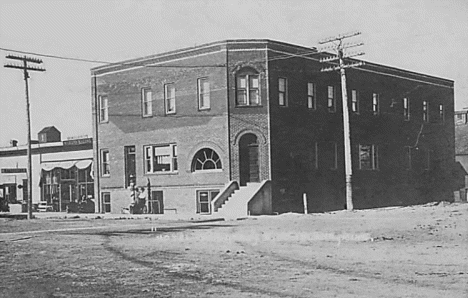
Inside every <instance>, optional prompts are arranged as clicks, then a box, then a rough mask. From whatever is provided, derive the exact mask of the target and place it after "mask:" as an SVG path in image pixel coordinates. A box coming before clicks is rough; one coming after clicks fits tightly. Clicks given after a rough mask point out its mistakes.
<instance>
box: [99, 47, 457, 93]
mask: <svg viewBox="0 0 468 298" xmlns="http://www.w3.org/2000/svg"><path fill="white" fill-rule="evenodd" d="M236 44H257V45H262V44H263V45H265V50H270V48H269V47H268V46H269V45H278V46H281V47H288V48H291V49H296V50H311V51H317V49H316V48H315V47H306V46H301V45H295V44H290V43H286V42H282V41H276V40H271V39H226V40H222V41H215V42H210V43H205V44H201V45H198V46H193V47H186V48H182V49H177V50H173V51H169V52H164V53H158V54H153V55H148V56H144V57H140V58H134V59H129V60H124V61H119V62H115V63H109V64H106V65H102V66H97V67H94V68H91V73H92V74H95V72H99V73H100V74H101V75H103V74H106V73H107V71H106V69H109V72H113V71H114V70H115V69H114V68H115V67H118V66H122V64H129V65H128V68H131V67H135V66H137V67H138V66H140V67H141V66H142V65H135V64H138V63H142V62H144V61H147V60H151V59H158V58H164V57H168V56H171V55H177V54H182V53H187V52H188V53H189V52H193V51H197V50H201V49H206V48H210V47H216V46H222V47H226V48H228V47H229V46H230V45H236ZM271 50H272V49H271ZM171 60H174V59H168V60H167V62H169V61H171ZM351 60H353V61H362V62H365V65H364V66H363V67H362V68H363V69H366V66H367V68H369V66H370V68H380V69H382V70H387V71H390V72H396V73H400V74H401V75H402V76H415V77H418V78H420V79H422V80H438V81H440V82H443V84H445V85H450V86H451V87H453V85H454V80H451V79H447V78H442V77H437V76H433V75H427V74H424V73H419V72H414V71H409V70H405V69H402V68H397V67H393V66H388V65H384V64H377V63H373V62H368V61H365V60H359V59H351ZM160 63H164V62H160ZM132 64H133V65H132ZM121 71H125V68H123V69H121Z"/></svg>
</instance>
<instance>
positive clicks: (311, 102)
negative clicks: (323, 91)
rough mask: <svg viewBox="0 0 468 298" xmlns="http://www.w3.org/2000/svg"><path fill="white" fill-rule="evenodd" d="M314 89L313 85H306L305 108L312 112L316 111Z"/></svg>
mask: <svg viewBox="0 0 468 298" xmlns="http://www.w3.org/2000/svg"><path fill="white" fill-rule="evenodd" d="M316 94H317V92H316V87H315V83H307V107H308V108H309V109H312V110H316V109H317V98H316Z"/></svg>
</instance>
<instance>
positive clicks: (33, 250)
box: [0, 202, 468, 297]
mask: <svg viewBox="0 0 468 298" xmlns="http://www.w3.org/2000/svg"><path fill="white" fill-rule="evenodd" d="M0 275H1V280H2V282H1V283H0V296H1V297H467V296H468V204H448V203H444V202H442V203H439V204H426V205H424V206H412V207H404V208H383V209H374V210H359V211H355V212H347V211H339V212H333V213H324V214H308V215H303V214H291V213H289V214H283V215H277V216H259V217H250V218H247V219H244V220H226V221H203V222H200V221H195V220H167V219H165V218H164V217H159V218H151V219H150V218H140V219H95V218H57V219H35V220H31V221H26V220H10V219H0Z"/></svg>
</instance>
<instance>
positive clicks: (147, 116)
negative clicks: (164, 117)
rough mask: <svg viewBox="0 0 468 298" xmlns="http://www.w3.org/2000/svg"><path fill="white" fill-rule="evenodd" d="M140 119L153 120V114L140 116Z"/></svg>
mask: <svg viewBox="0 0 468 298" xmlns="http://www.w3.org/2000/svg"><path fill="white" fill-rule="evenodd" d="M141 117H142V118H153V114H151V115H141Z"/></svg>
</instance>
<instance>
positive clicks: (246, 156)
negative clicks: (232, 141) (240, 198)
mask: <svg viewBox="0 0 468 298" xmlns="http://www.w3.org/2000/svg"><path fill="white" fill-rule="evenodd" d="M258 157H259V154H258V142H257V136H255V135H254V134H251V133H249V134H245V135H243V136H242V137H241V139H240V141H239V164H240V169H239V170H240V185H241V186H245V185H246V184H247V182H260V170H259V162H258Z"/></svg>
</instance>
